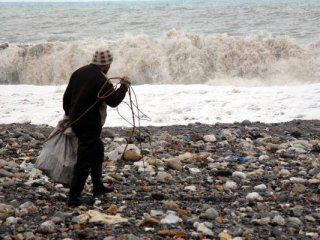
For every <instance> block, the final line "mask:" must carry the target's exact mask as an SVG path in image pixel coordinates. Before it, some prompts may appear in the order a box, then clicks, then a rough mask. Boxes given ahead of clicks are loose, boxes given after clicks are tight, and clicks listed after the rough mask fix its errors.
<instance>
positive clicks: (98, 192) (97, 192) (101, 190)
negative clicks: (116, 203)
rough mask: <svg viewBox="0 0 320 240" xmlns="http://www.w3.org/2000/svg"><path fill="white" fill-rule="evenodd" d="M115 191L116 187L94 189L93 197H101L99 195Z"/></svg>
mask: <svg viewBox="0 0 320 240" xmlns="http://www.w3.org/2000/svg"><path fill="white" fill-rule="evenodd" d="M113 191H114V187H113V186H108V187H105V186H102V187H100V188H98V189H93V196H95V197H96V196H99V195H103V194H105V193H111V192H113Z"/></svg>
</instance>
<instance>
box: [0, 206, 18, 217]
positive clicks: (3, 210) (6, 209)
mask: <svg viewBox="0 0 320 240" xmlns="http://www.w3.org/2000/svg"><path fill="white" fill-rule="evenodd" d="M14 213H15V208H14V207H13V206H11V205H8V204H3V203H0V220H6V219H7V218H8V217H10V216H12V215H14Z"/></svg>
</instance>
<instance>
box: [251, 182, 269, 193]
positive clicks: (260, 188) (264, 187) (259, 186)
mask: <svg viewBox="0 0 320 240" xmlns="http://www.w3.org/2000/svg"><path fill="white" fill-rule="evenodd" d="M254 190H256V191H258V192H263V191H265V190H267V186H266V185H265V184H260V185H257V186H255V187H254Z"/></svg>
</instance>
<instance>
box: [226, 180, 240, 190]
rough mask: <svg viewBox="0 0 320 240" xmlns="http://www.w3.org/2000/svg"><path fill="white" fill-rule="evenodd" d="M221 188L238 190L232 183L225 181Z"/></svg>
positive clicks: (234, 183)
mask: <svg viewBox="0 0 320 240" xmlns="http://www.w3.org/2000/svg"><path fill="white" fill-rule="evenodd" d="M223 187H224V189H226V190H236V189H237V188H238V184H237V183H236V182H234V181H227V182H226V183H225V184H224V185H223Z"/></svg>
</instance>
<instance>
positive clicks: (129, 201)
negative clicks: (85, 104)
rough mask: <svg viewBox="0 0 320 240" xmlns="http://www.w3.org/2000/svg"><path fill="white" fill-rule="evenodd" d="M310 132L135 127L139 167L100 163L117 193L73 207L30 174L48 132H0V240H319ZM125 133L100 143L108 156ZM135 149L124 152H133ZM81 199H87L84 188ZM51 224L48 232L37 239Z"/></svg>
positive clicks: (305, 126) (309, 128)
mask: <svg viewBox="0 0 320 240" xmlns="http://www.w3.org/2000/svg"><path fill="white" fill-rule="evenodd" d="M316 124H318V125H319V126H320V121H303V120H299V124H298V123H296V122H295V121H293V122H289V123H285V124H282V123H277V124H272V125H270V124H263V123H256V122H252V123H250V125H249V124H244V125H243V124H239V123H233V124H222V123H219V124H216V125H214V126H210V125H203V124H190V125H188V126H178V125H177V126H174V127H161V128H159V127H147V128H144V127H142V128H141V130H142V131H143V133H142V135H143V136H145V137H143V138H140V140H142V142H141V148H142V149H144V150H142V152H143V154H144V158H143V161H142V160H139V161H122V160H120V161H105V162H104V163H103V179H104V181H105V183H109V184H110V183H112V184H113V185H114V186H115V191H114V192H113V193H112V194H105V195H104V196H99V197H96V198H95V199H94V202H95V204H94V205H93V206H88V205H86V204H83V205H82V206H80V207H77V208H70V207H68V206H67V205H66V200H67V198H68V191H69V189H68V188H67V187H65V186H63V185H61V184H58V183H55V182H52V180H51V179H50V178H48V177H47V176H46V175H45V174H44V173H43V172H41V171H39V170H38V169H35V168H34V162H35V160H36V158H37V155H38V154H39V151H40V150H41V147H42V139H43V137H42V136H41V134H42V135H43V136H47V135H48V134H49V132H50V131H48V132H42V131H41V130H36V131H34V130H32V129H28V131H25V130H24V129H23V128H24V127H16V126H15V125H0V138H1V141H2V143H0V145H1V146H0V169H2V170H4V171H2V172H1V174H0V203H1V204H5V205H10V206H11V207H10V208H11V212H10V214H7V215H6V216H5V217H3V219H0V239H11V240H13V239H23V240H25V239H38V238H48V239H49V238H50V239H51V238H52V239H66V240H67V239H68V238H69V239H106V240H115V239H117V238H119V239H134V240H136V239H143V238H150V239H160V238H168V239H179V240H181V239H199V238H202V239H234V240H241V239H268V240H275V239H286V238H288V239H289V238H290V239H304V238H306V239H309V238H310V239H317V238H318V237H319V234H320V227H319V226H318V222H319V219H320V212H319V211H318V205H319V203H320V198H319V196H318V195H319V193H320V187H318V185H319V183H320V168H319V167H318V165H319V161H318V160H319V159H318V158H319V156H318V154H319V153H320V151H318V150H319V149H320V147H319V146H320V140H319V137H318V135H319V133H320V128H319V127H317V126H316ZM8 126H9V127H8ZM19 126H28V128H34V127H35V128H37V129H45V128H47V127H43V126H42V127H39V126H33V125H28V124H21V125H19ZM317 128H319V131H318V130H316V129H317ZM167 129H168V131H167V132H166V130H167ZM224 129H225V130H224ZM291 129H295V130H296V129H297V131H300V132H301V134H302V135H301V136H300V137H299V140H303V141H298V142H296V140H295V139H294V138H293V137H292V135H290V133H291V132H292V131H291ZM169 130H170V131H169ZM104 131H105V129H104ZM144 131H146V133H145V132H144ZM33 132H35V133H37V132H38V133H39V134H33ZM128 132H130V130H129V129H127V128H116V130H115V131H114V133H115V134H114V136H111V137H110V138H108V139H105V138H104V137H106V136H105V135H104V136H103V140H104V142H105V143H106V144H105V151H106V152H105V153H106V155H108V153H110V152H112V151H114V150H115V149H116V148H118V147H119V146H120V145H121V144H124V142H125V141H126V138H127V133H128ZM210 135H212V136H210ZM213 136H214V137H213ZM114 137H119V141H118V140H117V139H114ZM114 140H115V141H114ZM137 140H138V139H137V138H136V137H133V138H132V140H131V143H132V144H133V145H135V146H138V145H140V143H139V142H138V141H137ZM138 148H139V149H140V146H139V147H138ZM117 154H118V155H119V153H117ZM118 155H117V156H118ZM238 156H240V157H243V158H244V159H245V161H238V160H235V159H236V157H238ZM144 163H145V166H146V168H145V169H144V168H143V166H144V165H143V164H144ZM82 195H83V197H84V199H85V200H87V198H88V200H89V199H91V197H92V183H91V180H90V179H88V181H87V183H86V186H85V189H84V191H83V193H82ZM1 204H0V216H1V206H3V205H1ZM48 221H51V222H52V223H53V224H54V226H55V227H54V230H40V229H41V228H40V226H41V225H42V224H45V222H48ZM139 223H143V224H142V225H141V227H137V226H138V225H139ZM48 225H50V224H48ZM47 228H48V227H47ZM41 231H42V232H41ZM32 232H35V233H34V234H33V233H32ZM127 233H132V234H127ZM28 234H29V236H28ZM47 234H49V235H47ZM106 234H108V235H106ZM133 234H134V235H133ZM106 236H109V237H106ZM232 236H235V237H232Z"/></svg>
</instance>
